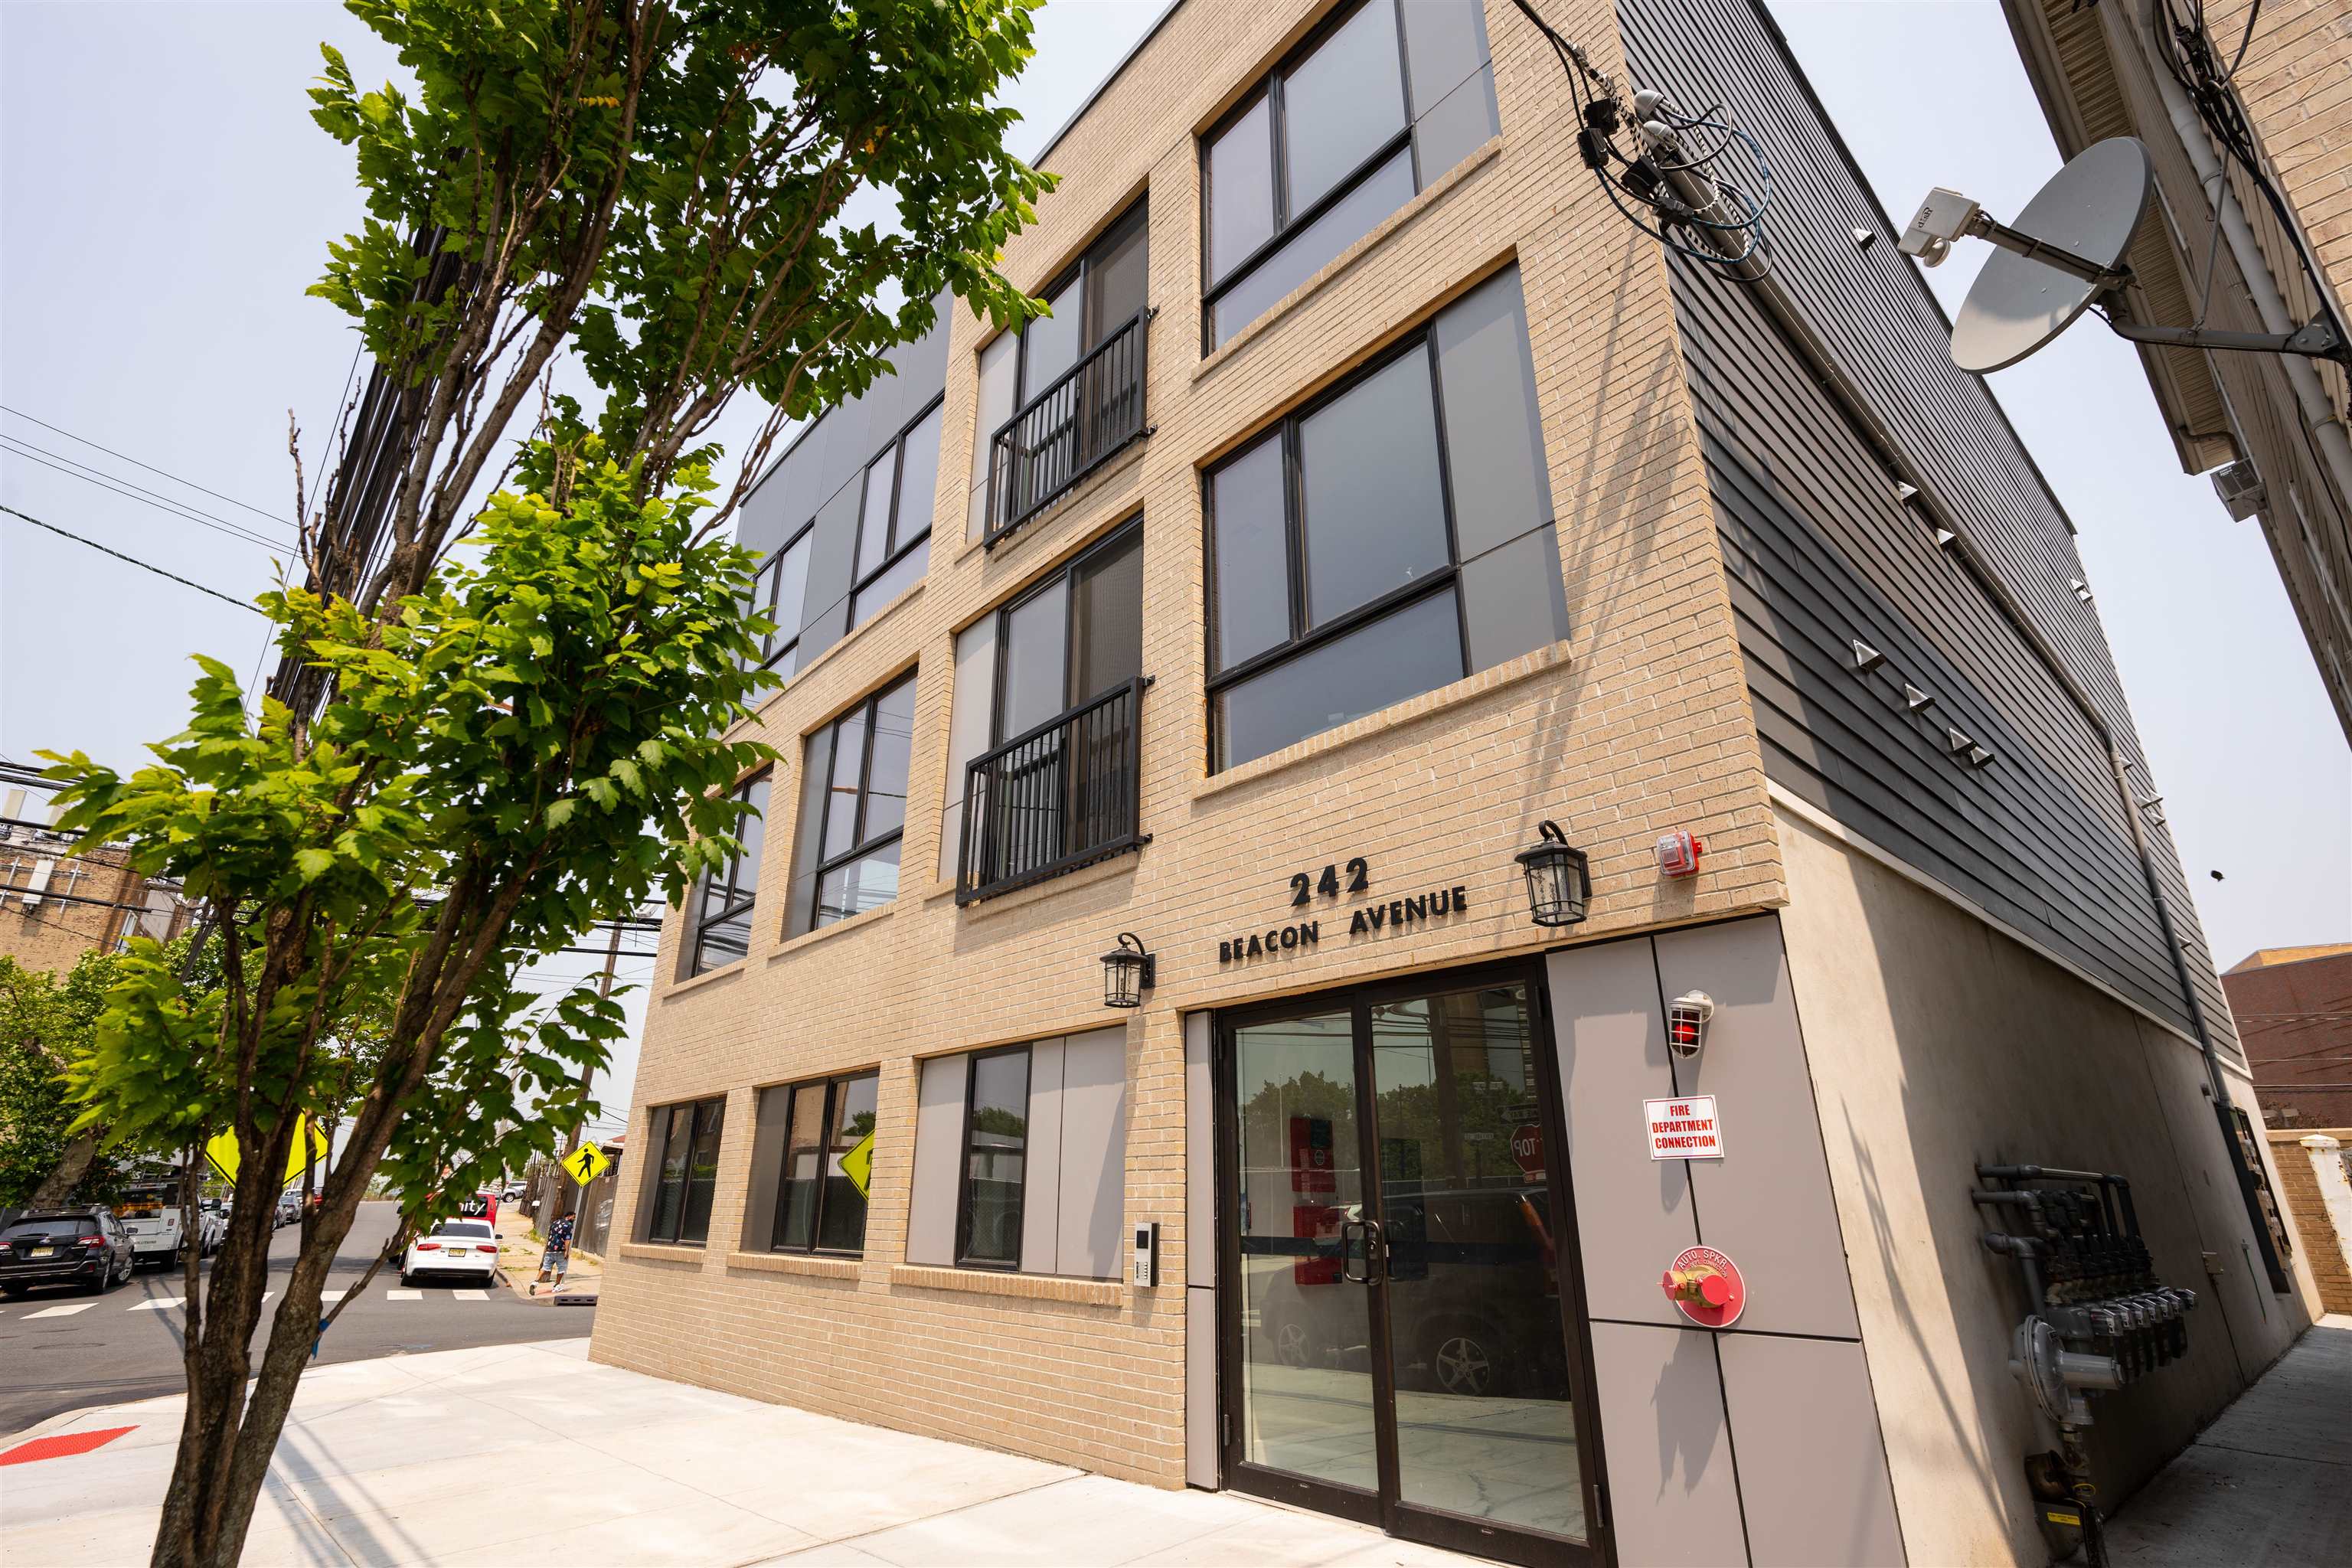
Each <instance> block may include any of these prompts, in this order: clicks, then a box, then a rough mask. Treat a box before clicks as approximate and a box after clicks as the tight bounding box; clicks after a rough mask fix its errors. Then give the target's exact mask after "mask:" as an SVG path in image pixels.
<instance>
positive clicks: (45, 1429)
mask: <svg viewBox="0 0 2352 1568" xmlns="http://www.w3.org/2000/svg"><path fill="white" fill-rule="evenodd" d="M185 1397H187V1395H186V1393H185V1391H184V1390H183V1391H182V1392H181V1393H178V1394H149V1395H148V1396H147V1397H146V1398H144V1399H118V1400H103V1399H101V1400H100V1401H99V1402H98V1403H97V1404H95V1405H80V1406H79V1407H77V1408H75V1409H72V1410H62V1411H59V1412H58V1414H57V1415H51V1416H48V1417H47V1418H45V1419H43V1420H39V1421H36V1422H34V1423H33V1424H32V1425H31V1426H27V1427H26V1428H25V1429H24V1430H23V1431H21V1432H0V1445H5V1446H6V1447H12V1448H13V1447H16V1445H17V1444H19V1443H27V1442H30V1441H31V1440H32V1439H34V1438H36V1437H46V1436H48V1435H49V1433H50V1432H51V1431H53V1430H56V1429H58V1428H61V1427H66V1426H72V1425H73V1424H74V1423H75V1422H77V1421H79V1420H81V1419H83V1418H84V1417H86V1416H89V1415H96V1414H97V1413H98V1412H100V1411H101V1410H136V1409H138V1408H139V1407H140V1406H141V1405H153V1404H155V1403H156V1402H157V1401H159V1400H164V1399H184V1398H185Z"/></svg>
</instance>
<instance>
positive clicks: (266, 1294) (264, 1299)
mask: <svg viewBox="0 0 2352 1568" xmlns="http://www.w3.org/2000/svg"><path fill="white" fill-rule="evenodd" d="M277 1294H278V1292H277V1291H275V1290H264V1291H263V1292H262V1293H261V1304H262V1305H263V1306H265V1307H267V1306H268V1305H269V1298H271V1297H272V1296H275V1295H277Z"/></svg>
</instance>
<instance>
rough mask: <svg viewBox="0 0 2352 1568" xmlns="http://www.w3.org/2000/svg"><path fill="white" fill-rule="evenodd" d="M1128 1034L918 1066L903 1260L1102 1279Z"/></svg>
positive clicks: (1120, 1154) (1112, 1269)
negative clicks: (904, 1257) (912, 1162)
mask: <svg viewBox="0 0 2352 1568" xmlns="http://www.w3.org/2000/svg"><path fill="white" fill-rule="evenodd" d="M1127 1044H1128V1041H1127V1030H1126V1029H1125V1028H1123V1027H1119V1026H1112V1027H1110V1028H1107V1029H1093V1030H1089V1031H1087V1033H1085V1034H1082V1035H1066V1036H1062V1037H1056V1038H1052V1039H1043V1040H1033V1041H1031V1042H1029V1043H1028V1044H1026V1045H1020V1046H1010V1047H992V1048H991V1049H987V1050H980V1051H972V1052H969V1053H966V1054H962V1055H958V1056H948V1057H933V1058H929V1059H928V1060H926V1061H925V1062H924V1063H923V1064H922V1073H921V1079H920V1082H919V1085H918V1087H917V1090H916V1101H917V1104H916V1121H915V1158H914V1171H913V1183H914V1190H913V1192H912V1193H911V1194H909V1197H908V1208H907V1261H908V1262H909V1263H918V1264H929V1265H934V1266H938V1267H948V1266H955V1267H961V1268H998V1269H1018V1270H1019V1271H1020V1272H1022V1273H1024V1274H1059V1275H1065V1276H1067V1277H1070V1278H1073V1279H1109V1278H1111V1277H1113V1276H1115V1275H1117V1274H1118V1271H1119V1262H1120V1259H1121V1258H1122V1257H1123V1256H1124V1253H1123V1248H1124V1246H1125V1232H1124V1229H1123V1226H1124V1225H1125V1220H1126V1213H1125V1210H1126V1200H1127Z"/></svg>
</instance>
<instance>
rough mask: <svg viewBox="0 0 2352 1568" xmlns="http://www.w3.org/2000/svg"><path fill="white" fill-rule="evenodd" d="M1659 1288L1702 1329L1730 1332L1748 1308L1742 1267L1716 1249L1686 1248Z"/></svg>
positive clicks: (1677, 1257) (1679, 1254) (1661, 1280)
mask: <svg viewBox="0 0 2352 1568" xmlns="http://www.w3.org/2000/svg"><path fill="white" fill-rule="evenodd" d="M1658 1288H1659V1289H1662V1290H1664V1291H1665V1293H1666V1300H1669V1301H1672V1302H1673V1303H1674V1304H1675V1306H1677V1307H1679V1308H1681V1309H1682V1313H1683V1316H1684V1317H1685V1318H1688V1319H1689V1320H1690V1321H1692V1322H1694V1323H1696V1324H1697V1325H1698V1326H1699V1327H1700V1328H1702V1329H1727V1328H1729V1327H1731V1325H1732V1324H1734V1323H1736V1322H1738V1321H1739V1314H1740V1313H1741V1312H1742V1311H1745V1310H1747V1307H1748V1283H1747V1281H1746V1280H1744V1279H1740V1277H1739V1265H1738V1264H1737V1263H1734V1262H1733V1261H1731V1259H1730V1258H1726V1257H1725V1256H1724V1255H1723V1254H1722V1253H1720V1252H1717V1250H1716V1249H1715V1248H1713V1247H1684V1248H1683V1249H1682V1250H1681V1251H1680V1252H1678V1253H1676V1254H1675V1261H1674V1264H1673V1266H1672V1267H1671V1268H1668V1269H1667V1270H1666V1272H1665V1274H1664V1277H1663V1278H1662V1279H1659V1281H1658Z"/></svg>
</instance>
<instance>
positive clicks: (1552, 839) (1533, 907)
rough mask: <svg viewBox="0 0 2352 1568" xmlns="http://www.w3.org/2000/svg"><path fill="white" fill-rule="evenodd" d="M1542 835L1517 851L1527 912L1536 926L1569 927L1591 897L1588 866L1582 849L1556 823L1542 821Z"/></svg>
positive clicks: (1580, 918)
mask: <svg viewBox="0 0 2352 1568" xmlns="http://www.w3.org/2000/svg"><path fill="white" fill-rule="evenodd" d="M1541 831H1542V834H1543V837H1542V838H1541V839H1540V840H1539V841H1538V843H1537V844H1536V845H1535V846H1534V847H1531V848H1527V849H1522V850H1520V851H1519V854H1518V861H1519V868H1520V869H1521V870H1523V871H1525V872H1526V873H1527V874H1528V914H1529V915H1530V916H1532V917H1533V918H1534V920H1535V922H1536V924H1538V925H1539V926H1572V925H1576V924H1578V923H1580V922H1581V921H1583V919H1584V909H1585V906H1586V905H1587V904H1588V903H1590V902H1591V900H1592V867H1591V862H1590V861H1589V860H1587V859H1586V858H1585V855H1584V851H1583V850H1581V849H1579V848H1577V847H1575V846H1574V845H1572V844H1570V843H1569V841H1568V835H1566V834H1565V833H1562V832H1561V831H1560V830H1559V823H1557V822H1549V821H1548V822H1546V823H1545V824H1544V825H1543V827H1542V830H1541Z"/></svg>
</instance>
